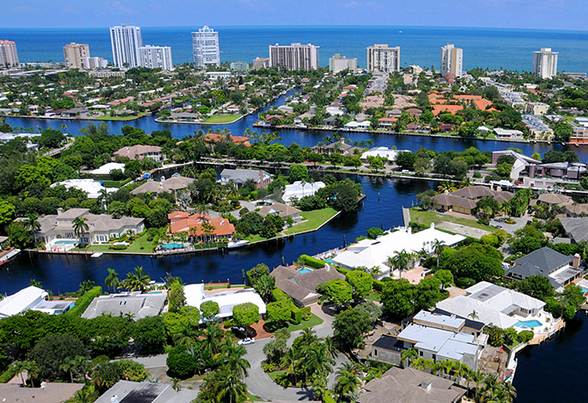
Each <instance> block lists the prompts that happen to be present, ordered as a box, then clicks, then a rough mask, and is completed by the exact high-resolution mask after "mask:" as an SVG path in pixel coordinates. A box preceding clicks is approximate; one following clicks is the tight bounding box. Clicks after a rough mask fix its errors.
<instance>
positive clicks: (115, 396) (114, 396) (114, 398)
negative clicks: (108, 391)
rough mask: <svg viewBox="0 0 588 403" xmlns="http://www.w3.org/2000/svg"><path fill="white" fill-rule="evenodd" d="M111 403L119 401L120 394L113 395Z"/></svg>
mask: <svg viewBox="0 0 588 403" xmlns="http://www.w3.org/2000/svg"><path fill="white" fill-rule="evenodd" d="M110 403H118V396H117V395H113V396H112V397H111V398H110Z"/></svg>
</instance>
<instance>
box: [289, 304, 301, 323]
mask: <svg viewBox="0 0 588 403" xmlns="http://www.w3.org/2000/svg"><path fill="white" fill-rule="evenodd" d="M291 312H292V318H291V319H290V322H292V323H294V324H295V325H299V324H300V322H302V311H301V310H300V309H299V308H297V307H296V306H294V304H292V308H291Z"/></svg>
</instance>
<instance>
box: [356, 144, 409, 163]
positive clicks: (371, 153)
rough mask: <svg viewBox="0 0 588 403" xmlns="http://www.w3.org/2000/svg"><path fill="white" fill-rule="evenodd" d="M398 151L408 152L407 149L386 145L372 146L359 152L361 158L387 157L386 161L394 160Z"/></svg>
mask: <svg viewBox="0 0 588 403" xmlns="http://www.w3.org/2000/svg"><path fill="white" fill-rule="evenodd" d="M399 152H410V151H409V150H392V149H390V148H388V147H374V148H372V149H369V150H368V151H366V152H364V153H363V154H361V159H362V160H366V159H367V157H382V158H387V159H388V161H395V160H396V156H397V155H398V153H399Z"/></svg>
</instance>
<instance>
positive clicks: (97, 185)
mask: <svg viewBox="0 0 588 403" xmlns="http://www.w3.org/2000/svg"><path fill="white" fill-rule="evenodd" d="M56 186H65V188H66V189H70V188H74V189H79V190H81V191H82V192H85V193H86V194H87V195H88V198H89V199H97V198H98V197H100V195H101V194H102V192H103V191H106V192H108V193H114V192H116V191H117V190H118V189H117V188H106V187H104V185H102V183H101V182H98V181H96V180H94V179H67V180H64V181H62V182H56V183H53V184H51V187H52V188H54V187H56Z"/></svg>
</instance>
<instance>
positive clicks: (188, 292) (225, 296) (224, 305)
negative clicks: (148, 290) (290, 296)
mask: <svg viewBox="0 0 588 403" xmlns="http://www.w3.org/2000/svg"><path fill="white" fill-rule="evenodd" d="M184 295H185V296H186V305H188V306H194V307H196V308H198V309H200V305H202V304H203V303H204V302H207V301H213V302H216V303H217V304H218V307H219V311H220V312H219V313H218V314H217V315H216V317H217V318H219V319H224V318H230V317H231V316H233V308H234V307H235V306H236V305H240V304H245V303H247V302H250V303H252V304H255V305H257V307H258V308H259V315H260V318H261V315H265V313H266V305H265V302H263V299H262V298H261V296H260V295H259V294H258V293H257V292H255V290H254V289H253V288H245V289H239V290H231V291H224V292H221V293H216V294H211V295H207V294H206V292H205V291H204V284H203V283H201V284H188V285H186V286H184ZM202 321H203V319H201V322H202Z"/></svg>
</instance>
